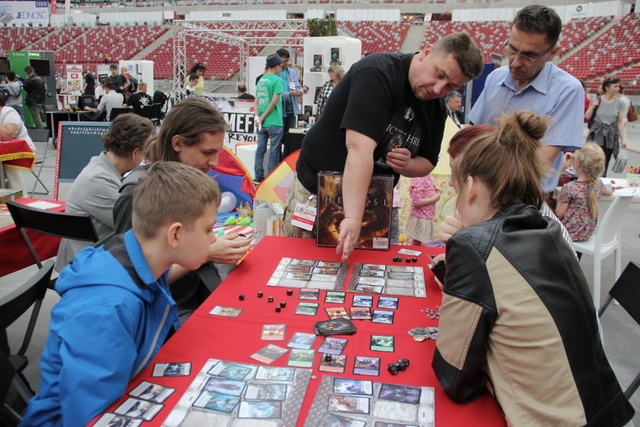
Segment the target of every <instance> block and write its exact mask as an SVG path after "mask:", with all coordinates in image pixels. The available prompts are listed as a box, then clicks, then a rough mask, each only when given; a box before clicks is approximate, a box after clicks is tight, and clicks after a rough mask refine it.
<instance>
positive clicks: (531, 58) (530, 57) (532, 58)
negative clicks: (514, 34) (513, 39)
mask: <svg viewBox="0 0 640 427" xmlns="http://www.w3.org/2000/svg"><path fill="white" fill-rule="evenodd" d="M551 49H553V46H551V47H550V48H549V49H547V50H545V51H544V52H542V53H531V54H527V55H523V54H521V53H520V52H518V51H517V50H515V49H514V48H513V46H511V45H510V44H509V41H508V40H507V42H506V43H505V44H504V53H505V55H507V56H508V57H509V58H514V57H515V56H519V57H520V58H521V59H522V60H523V61H524V62H528V63H529V64H533V63H534V62H536V61H537V60H538V59H540V58H542V57H543V56H544V55H546V54H547V53H549V51H550V50H551Z"/></svg>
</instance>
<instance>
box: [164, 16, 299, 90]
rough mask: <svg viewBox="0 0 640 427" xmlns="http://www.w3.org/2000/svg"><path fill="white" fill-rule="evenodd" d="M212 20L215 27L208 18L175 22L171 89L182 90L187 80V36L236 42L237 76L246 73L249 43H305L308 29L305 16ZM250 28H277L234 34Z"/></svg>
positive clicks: (263, 44)
mask: <svg viewBox="0 0 640 427" xmlns="http://www.w3.org/2000/svg"><path fill="white" fill-rule="evenodd" d="M210 22H215V24H216V25H215V28H211V27H208V26H207V25H206V24H207V22H204V21H200V22H197V23H196V22H185V21H179V22H174V25H175V26H176V34H175V37H174V39H173V64H174V69H175V80H174V81H173V90H172V93H173V94H174V96H175V95H177V94H179V93H181V91H182V85H183V84H184V82H185V81H186V80H187V72H188V69H189V67H190V65H189V64H188V63H187V60H188V59H187V49H188V46H189V45H188V39H189V38H190V37H195V38H201V39H204V40H209V41H212V42H216V43H226V44H228V45H231V46H237V47H238V48H239V50H240V58H239V59H240V73H239V77H240V80H242V81H244V80H246V77H247V58H248V57H249V49H250V48H251V47H261V48H265V47H267V46H286V47H291V48H299V50H302V47H303V46H304V36H301V35H300V33H305V34H306V33H308V29H307V22H306V21H304V20H294V19H287V20H282V21H210ZM249 31H259V32H262V33H264V32H276V33H277V34H278V35H276V36H274V37H266V36H255V37H254V36H246V35H236V34H237V33H244V32H249Z"/></svg>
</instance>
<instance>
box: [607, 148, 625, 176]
mask: <svg viewBox="0 0 640 427" xmlns="http://www.w3.org/2000/svg"><path fill="white" fill-rule="evenodd" d="M628 158H629V157H628V156H627V150H625V149H624V148H621V149H620V152H619V153H618V156H617V157H616V161H615V163H614V164H613V167H612V168H611V171H612V172H613V173H621V172H623V171H624V168H625V167H626V166H627V160H628Z"/></svg>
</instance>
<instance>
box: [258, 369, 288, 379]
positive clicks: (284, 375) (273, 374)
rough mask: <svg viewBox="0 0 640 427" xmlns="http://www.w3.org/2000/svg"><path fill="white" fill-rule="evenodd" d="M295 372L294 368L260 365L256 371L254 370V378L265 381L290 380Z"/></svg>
mask: <svg viewBox="0 0 640 427" xmlns="http://www.w3.org/2000/svg"><path fill="white" fill-rule="evenodd" d="M295 372H296V371H295V369H294V368H282V367H279V366H260V367H259V368H258V372H256V379H258V380H267V381H292V380H293V375H294V374H295Z"/></svg>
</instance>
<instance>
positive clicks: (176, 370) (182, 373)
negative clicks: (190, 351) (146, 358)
mask: <svg viewBox="0 0 640 427" xmlns="http://www.w3.org/2000/svg"><path fill="white" fill-rule="evenodd" d="M189 375H191V362H174V363H156V364H155V365H153V373H152V374H151V376H152V377H187V376H189Z"/></svg>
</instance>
